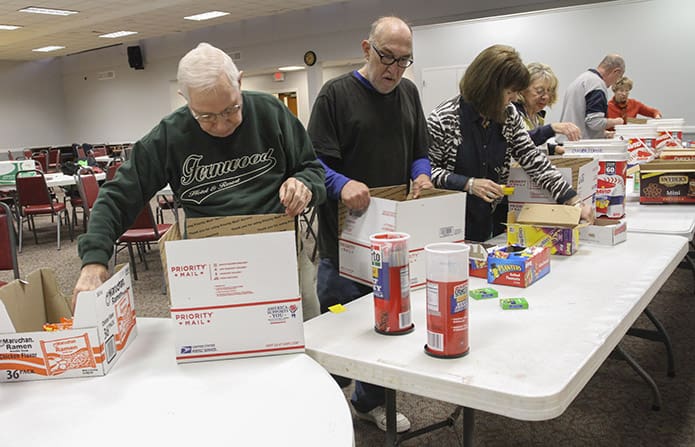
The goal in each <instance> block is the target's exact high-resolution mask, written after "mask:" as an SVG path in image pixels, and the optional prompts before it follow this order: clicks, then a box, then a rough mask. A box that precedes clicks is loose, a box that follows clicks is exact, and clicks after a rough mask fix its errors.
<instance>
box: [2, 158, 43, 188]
mask: <svg viewBox="0 0 695 447" xmlns="http://www.w3.org/2000/svg"><path fill="white" fill-rule="evenodd" d="M32 169H35V164H34V160H10V161H0V186H7V185H14V184H15V175H16V174H17V173H18V172H19V171H30V170H32Z"/></svg>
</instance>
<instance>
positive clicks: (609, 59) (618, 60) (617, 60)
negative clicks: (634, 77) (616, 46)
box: [598, 54, 625, 73]
mask: <svg viewBox="0 0 695 447" xmlns="http://www.w3.org/2000/svg"><path fill="white" fill-rule="evenodd" d="M598 66H599V67H600V68H603V69H604V70H606V71H612V70H615V69H616V68H618V69H620V70H621V71H622V72H623V73H625V59H623V58H622V57H621V56H620V55H618V54H609V55H608V56H606V57H604V58H603V60H602V61H601V63H600V64H598Z"/></svg>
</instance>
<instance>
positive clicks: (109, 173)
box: [106, 159, 123, 181]
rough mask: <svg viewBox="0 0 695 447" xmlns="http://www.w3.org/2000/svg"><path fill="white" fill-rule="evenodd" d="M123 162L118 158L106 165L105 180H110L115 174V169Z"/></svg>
mask: <svg viewBox="0 0 695 447" xmlns="http://www.w3.org/2000/svg"><path fill="white" fill-rule="evenodd" d="M122 164H123V162H121V160H118V159H114V160H113V161H112V162H111V163H110V164H109V165H108V166H106V181H109V180H111V179H112V178H114V177H115V176H116V171H117V170H118V168H120V167H121V165H122Z"/></svg>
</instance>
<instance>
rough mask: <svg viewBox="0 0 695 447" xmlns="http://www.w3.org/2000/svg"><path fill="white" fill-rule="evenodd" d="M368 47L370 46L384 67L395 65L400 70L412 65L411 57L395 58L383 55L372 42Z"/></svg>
mask: <svg viewBox="0 0 695 447" xmlns="http://www.w3.org/2000/svg"><path fill="white" fill-rule="evenodd" d="M369 45H371V46H372V49H374V51H375V52H376V54H377V55H378V56H379V60H380V61H381V63H382V64H384V65H393V64H397V65H398V66H399V67H401V68H408V67H410V66H411V65H413V62H414V61H413V58H412V57H405V56H404V57H399V58H395V57H393V56H391V55H388V54H384V53H383V52H381V51H379V49H378V48H377V47H376V46H374V43H373V42H369Z"/></svg>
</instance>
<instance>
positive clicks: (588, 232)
mask: <svg viewBox="0 0 695 447" xmlns="http://www.w3.org/2000/svg"><path fill="white" fill-rule="evenodd" d="M579 237H580V238H581V240H582V242H589V243H593V244H598V245H617V244H619V243H621V242H625V240H627V222H626V221H625V219H620V220H615V219H606V218H598V219H596V220H595V221H594V223H593V224H592V225H587V226H585V227H582V228H580V229H579Z"/></svg>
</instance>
